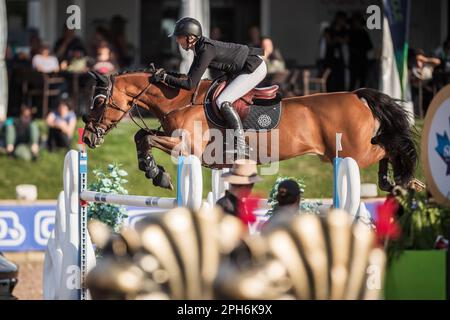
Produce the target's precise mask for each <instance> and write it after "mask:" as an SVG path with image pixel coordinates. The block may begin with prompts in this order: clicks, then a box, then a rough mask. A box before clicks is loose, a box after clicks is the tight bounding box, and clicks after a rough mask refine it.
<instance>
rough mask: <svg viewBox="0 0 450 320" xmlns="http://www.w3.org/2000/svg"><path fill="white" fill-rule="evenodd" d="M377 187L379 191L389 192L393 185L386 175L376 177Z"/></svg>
mask: <svg viewBox="0 0 450 320" xmlns="http://www.w3.org/2000/svg"><path fill="white" fill-rule="evenodd" d="M378 188H380V190H381V191H385V192H391V191H392V189H393V188H394V185H393V184H392V183H390V182H389V180H388V178H387V177H386V176H379V177H378Z"/></svg>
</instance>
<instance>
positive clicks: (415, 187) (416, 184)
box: [408, 178, 426, 192]
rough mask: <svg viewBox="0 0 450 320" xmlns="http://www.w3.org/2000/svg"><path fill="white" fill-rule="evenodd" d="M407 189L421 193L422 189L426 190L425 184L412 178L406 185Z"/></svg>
mask: <svg viewBox="0 0 450 320" xmlns="http://www.w3.org/2000/svg"><path fill="white" fill-rule="evenodd" d="M408 187H409V188H411V189H413V190H415V191H417V192H421V191H422V190H423V189H425V188H426V185H425V183H423V182H422V181H420V180H418V179H416V178H413V179H412V180H411V181H410V182H409V183H408Z"/></svg>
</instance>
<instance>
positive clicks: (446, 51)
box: [434, 37, 450, 72]
mask: <svg viewBox="0 0 450 320" xmlns="http://www.w3.org/2000/svg"><path fill="white" fill-rule="evenodd" d="M434 55H435V57H436V58H438V59H440V60H441V62H442V64H441V69H442V70H444V71H447V72H449V71H450V37H447V39H446V40H445V41H444V43H443V44H442V46H440V47H439V48H437V49H436V51H435V53H434Z"/></svg>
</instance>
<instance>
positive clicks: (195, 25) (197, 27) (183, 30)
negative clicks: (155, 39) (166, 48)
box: [169, 17, 202, 38]
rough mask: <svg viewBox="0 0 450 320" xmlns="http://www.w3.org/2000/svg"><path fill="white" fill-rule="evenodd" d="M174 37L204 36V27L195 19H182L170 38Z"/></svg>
mask: <svg viewBox="0 0 450 320" xmlns="http://www.w3.org/2000/svg"><path fill="white" fill-rule="evenodd" d="M173 36H176V37H177V36H196V37H198V38H199V37H201V36H202V25H201V24H200V22H198V20H196V19H194V18H189V17H186V18H181V19H180V20H178V21H177V23H176V24H175V28H174V30H173V32H172V33H171V34H170V35H169V37H173Z"/></svg>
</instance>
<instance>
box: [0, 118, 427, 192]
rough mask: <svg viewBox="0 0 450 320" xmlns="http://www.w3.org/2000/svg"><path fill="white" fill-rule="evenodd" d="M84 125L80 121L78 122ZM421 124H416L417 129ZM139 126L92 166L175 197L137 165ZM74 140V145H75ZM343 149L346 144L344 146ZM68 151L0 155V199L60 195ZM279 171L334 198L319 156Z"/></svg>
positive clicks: (372, 178)
mask: <svg viewBox="0 0 450 320" xmlns="http://www.w3.org/2000/svg"><path fill="white" fill-rule="evenodd" d="M79 126H81V123H79ZM149 126H150V127H156V122H155V120H151V121H149ZM421 127H422V125H421V123H419V124H418V128H419V131H420V130H421ZM136 131H137V127H136V125H135V124H134V123H132V122H124V123H121V124H120V125H119V126H118V127H117V128H116V129H115V130H113V131H112V132H111V133H110V134H108V136H107V137H106V139H105V143H104V144H103V145H102V146H101V147H100V148H97V149H95V150H89V151H88V155H89V170H90V176H89V177H90V178H91V177H92V175H91V171H92V169H94V168H101V169H103V170H105V169H106V167H107V165H108V164H109V163H112V162H116V163H119V164H122V165H123V169H124V170H126V171H127V172H128V174H129V176H128V180H129V182H128V184H127V185H126V187H127V189H128V191H129V193H130V194H138V195H153V196H166V197H167V196H172V197H174V196H175V191H169V190H164V189H161V188H157V187H154V186H153V184H152V183H151V181H149V180H147V179H146V178H145V176H144V173H143V172H141V171H139V170H138V168H137V160H136V152H135V145H134V141H133V135H134V133H135V132H136ZM75 143H76V141H74V143H73V148H74V149H76V144H75ZM343 147H344V148H345V146H343ZM64 155H65V151H62V150H61V151H59V152H56V153H48V152H47V151H46V150H42V152H41V156H40V158H39V159H38V160H37V161H36V162H25V161H20V160H17V159H9V158H7V157H5V156H3V155H2V156H0V199H1V200H5V199H15V186H16V185H19V184H34V185H36V186H37V187H38V197H39V199H56V198H57V195H58V193H59V191H60V190H62V171H63V162H64ZM154 155H155V158H156V161H157V163H158V164H160V165H163V166H164V167H165V168H166V170H167V171H168V172H169V173H170V174H171V176H172V178H173V179H175V178H176V166H175V164H173V163H172V162H171V160H170V157H169V156H168V155H166V154H164V153H163V152H161V151H159V150H155V152H154ZM279 167H280V169H279V173H278V174H279V175H288V176H295V177H299V178H303V179H304V181H305V183H306V192H305V195H304V197H306V198H322V197H326V198H330V197H331V195H332V166H331V165H330V164H328V163H322V162H321V161H320V160H319V158H318V157H317V156H310V155H307V156H303V157H298V158H295V159H291V160H287V161H283V162H280V163H279ZM377 170H378V166H377V165H374V166H371V167H369V168H366V169H362V170H361V180H362V182H363V183H376V181H377ZM203 175H204V177H203V186H204V196H205V197H206V194H207V191H208V190H211V186H210V185H211V170H209V169H203ZM416 176H417V178H419V179H421V180H422V181H423V174H422V171H421V168H420V166H419V168H418V170H417V172H416ZM276 178H277V176H276V175H274V176H264V181H263V182H261V183H259V184H258V185H257V186H256V188H255V189H256V192H258V193H259V194H261V195H263V196H264V197H267V195H268V193H269V191H270V189H271V187H272V185H273V183H274V181H275V179H276Z"/></svg>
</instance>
